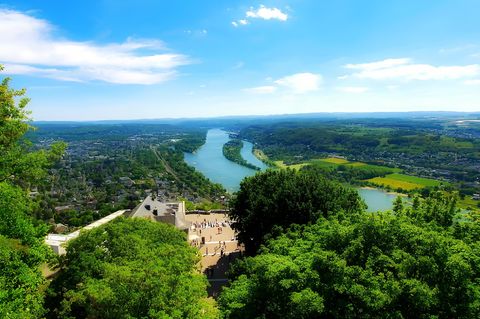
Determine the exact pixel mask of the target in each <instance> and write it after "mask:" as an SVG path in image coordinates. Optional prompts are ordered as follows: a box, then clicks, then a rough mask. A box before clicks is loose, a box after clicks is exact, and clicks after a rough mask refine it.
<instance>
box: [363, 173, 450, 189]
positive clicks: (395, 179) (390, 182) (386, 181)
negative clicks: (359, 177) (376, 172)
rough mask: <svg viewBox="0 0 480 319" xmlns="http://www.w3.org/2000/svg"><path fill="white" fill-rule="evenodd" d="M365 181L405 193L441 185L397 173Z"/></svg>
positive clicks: (434, 181)
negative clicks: (401, 190) (404, 191)
mask: <svg viewBox="0 0 480 319" xmlns="http://www.w3.org/2000/svg"><path fill="white" fill-rule="evenodd" d="M367 181H368V182H371V183H373V184H375V185H377V186H381V187H388V188H392V189H399V188H401V189H403V190H406V191H411V190H414V189H421V188H425V187H435V186H440V185H442V182H440V181H437V180H434V179H429V178H421V177H416V176H410V175H405V174H399V173H394V174H389V175H386V176H384V177H374V178H370V179H368V180H367Z"/></svg>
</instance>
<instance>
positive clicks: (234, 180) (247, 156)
mask: <svg viewBox="0 0 480 319" xmlns="http://www.w3.org/2000/svg"><path fill="white" fill-rule="evenodd" d="M229 141H230V137H229V134H228V133H227V132H226V131H224V130H221V129H210V130H209V131H208V132H207V139H206V142H205V144H204V145H202V146H201V147H200V148H199V149H198V150H197V151H195V152H194V153H185V161H186V162H187V164H189V165H190V166H193V167H195V169H197V170H198V171H199V172H201V173H202V174H203V175H205V176H206V177H208V178H209V179H210V180H211V181H213V182H215V183H220V184H222V185H223V186H224V187H225V188H226V189H227V191H229V192H231V193H233V192H235V191H237V190H238V189H239V187H240V182H241V181H242V180H243V179H244V178H245V177H247V176H253V175H255V174H256V173H257V172H258V171H257V170H254V169H250V168H248V167H245V166H242V165H239V164H237V163H234V162H232V161H230V160H228V159H226V158H225V156H224V155H223V145H224V144H225V143H227V142H229ZM242 142H243V147H242V149H241V152H240V153H241V155H242V157H243V159H244V160H245V161H246V162H248V163H250V164H252V165H254V166H256V167H259V168H260V169H261V170H266V169H267V168H268V166H267V165H266V164H265V163H263V162H262V161H260V160H259V159H258V158H257V157H256V156H255V155H254V154H253V144H252V143H250V142H248V141H245V140H244V141H242ZM358 193H359V194H360V196H361V197H362V198H363V200H364V201H365V203H366V204H367V205H368V211H379V210H388V209H391V208H392V203H393V201H394V200H395V198H396V195H395V194H390V193H387V192H384V191H381V190H378V189H358Z"/></svg>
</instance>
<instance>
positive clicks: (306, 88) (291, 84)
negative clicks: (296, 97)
mask: <svg viewBox="0 0 480 319" xmlns="http://www.w3.org/2000/svg"><path fill="white" fill-rule="evenodd" d="M321 82H322V76H321V75H319V74H313V73H308V72H307V73H296V74H292V75H289V76H285V77H283V78H281V79H278V80H276V81H275V84H278V85H280V86H283V87H286V88H288V89H290V90H292V91H293V93H295V94H303V93H308V92H312V91H317V90H319V89H320V84H321Z"/></svg>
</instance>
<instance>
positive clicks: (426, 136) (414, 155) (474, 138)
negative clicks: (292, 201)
mask: <svg viewBox="0 0 480 319" xmlns="http://www.w3.org/2000/svg"><path fill="white" fill-rule="evenodd" d="M240 135H241V137H242V138H244V139H247V140H249V141H252V142H254V143H256V145H257V147H258V148H260V149H261V150H263V151H264V153H265V154H267V155H268V156H269V157H270V159H273V160H277V159H278V160H286V161H289V162H292V163H293V162H299V161H302V160H306V159H311V158H318V157H322V156H323V157H325V156H328V155H332V154H336V155H343V156H346V157H348V158H349V159H352V160H360V161H365V162H372V163H380V164H387V165H388V166H394V167H400V168H402V169H405V170H407V171H409V170H410V171H412V173H414V172H415V171H416V169H418V168H421V169H423V170H427V171H428V170H436V171H437V172H439V171H440V172H442V174H444V175H443V176H444V177H445V176H446V177H447V178H449V179H451V180H453V181H457V182H475V181H478V180H479V178H480V169H479V168H480V124H479V123H477V122H458V121H455V120H452V119H422V120H410V119H386V120H374V119H361V120H355V119H351V120H350V121H345V120H342V121H331V122H312V121H308V122H285V123H275V124H270V125H254V126H248V127H245V128H243V129H242V130H241V131H240Z"/></svg>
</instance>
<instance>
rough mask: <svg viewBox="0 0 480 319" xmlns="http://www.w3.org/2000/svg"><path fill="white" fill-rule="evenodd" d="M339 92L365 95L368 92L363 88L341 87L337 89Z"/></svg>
mask: <svg viewBox="0 0 480 319" xmlns="http://www.w3.org/2000/svg"><path fill="white" fill-rule="evenodd" d="M337 89H338V90H339V91H341V92H345V93H357V94H358V93H365V92H367V91H368V88H367V87H364V86H341V87H338V88H337Z"/></svg>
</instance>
